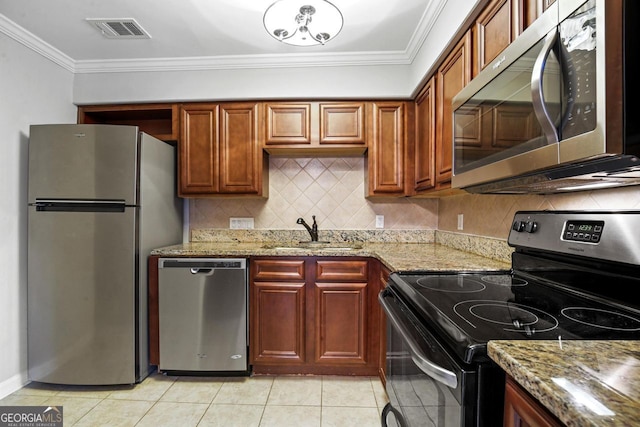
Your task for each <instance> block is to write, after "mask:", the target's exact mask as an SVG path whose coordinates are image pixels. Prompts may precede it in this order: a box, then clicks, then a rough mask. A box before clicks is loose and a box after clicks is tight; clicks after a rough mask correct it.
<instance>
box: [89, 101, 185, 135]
mask: <svg viewBox="0 0 640 427" xmlns="http://www.w3.org/2000/svg"><path fill="white" fill-rule="evenodd" d="M78 123H81V124H110V125H132V126H138V128H139V129H140V131H142V132H145V133H148V134H149V135H151V136H154V137H156V138H158V139H161V140H163V141H176V140H177V139H178V106H177V104H123V105H83V106H80V107H78Z"/></svg>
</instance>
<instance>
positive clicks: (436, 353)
mask: <svg viewBox="0 0 640 427" xmlns="http://www.w3.org/2000/svg"><path fill="white" fill-rule="evenodd" d="M378 299H379V301H380V304H381V305H382V307H383V309H384V311H385V313H386V315H387V353H386V354H387V364H386V379H387V386H386V389H387V394H388V396H389V404H388V405H387V407H385V410H384V411H383V414H382V425H383V426H401V427H410V426H421V427H425V426H430V427H432V426H438V427H440V426H447V427H449V426H456V427H460V426H476V425H478V423H477V421H476V420H477V413H476V412H477V411H476V406H477V405H476V402H477V397H478V396H477V394H478V393H477V389H478V388H477V371H476V369H475V368H474V367H473V366H471V367H470V366H464V365H463V364H462V363H459V362H457V361H456V360H455V358H454V357H453V356H452V355H450V354H449V353H448V352H447V350H445V349H444V347H443V346H442V345H441V344H440V343H439V342H438V341H437V339H436V338H435V337H434V336H433V334H431V333H430V332H429V331H428V330H427V329H426V328H425V327H424V326H423V325H421V324H420V322H419V321H418V320H417V318H416V317H415V316H414V314H413V313H412V312H411V311H410V310H409V308H408V307H407V306H406V305H405V304H404V303H403V302H402V301H401V300H400V298H399V297H398V296H397V295H396V294H395V292H394V291H392V290H391V288H390V287H387V289H385V290H384V291H383V292H381V293H380V295H379V297H378Z"/></svg>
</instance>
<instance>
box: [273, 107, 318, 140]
mask: <svg viewBox="0 0 640 427" xmlns="http://www.w3.org/2000/svg"><path fill="white" fill-rule="evenodd" d="M265 121H266V126H265V133H266V135H265V141H264V144H265V147H269V146H273V145H291V144H304V145H309V144H311V104H309V103H304V104H297V103H296V104H293V103H287V102H283V103H277V104H273V103H272V104H265Z"/></svg>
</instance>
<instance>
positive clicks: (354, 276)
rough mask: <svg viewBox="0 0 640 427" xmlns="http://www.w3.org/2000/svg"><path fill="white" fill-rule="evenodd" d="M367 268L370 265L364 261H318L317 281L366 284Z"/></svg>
mask: <svg viewBox="0 0 640 427" xmlns="http://www.w3.org/2000/svg"><path fill="white" fill-rule="evenodd" d="M367 267H368V263H367V261H364V260H353V261H338V260H318V261H317V262H316V280H317V281H319V282H321V281H340V282H345V281H347V282H349V281H351V282H366V281H367V276H368V274H367V270H368V268H367Z"/></svg>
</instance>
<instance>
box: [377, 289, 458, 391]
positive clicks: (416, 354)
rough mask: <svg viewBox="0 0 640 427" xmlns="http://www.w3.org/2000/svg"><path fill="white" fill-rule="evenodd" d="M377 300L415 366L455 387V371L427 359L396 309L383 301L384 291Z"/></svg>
mask: <svg viewBox="0 0 640 427" xmlns="http://www.w3.org/2000/svg"><path fill="white" fill-rule="evenodd" d="M378 300H379V301H380V305H382V308H383V309H384V312H385V313H386V315H387V319H388V320H389V321H390V322H391V324H392V325H393V326H394V327H395V328H396V330H397V331H398V332H399V333H400V335H401V336H402V340H403V341H404V342H405V343H406V344H407V346H408V347H409V353H411V360H413V363H415V364H416V366H418V367H419V368H420V370H422V372H424V373H425V374H427V375H428V376H430V377H431V378H433V379H434V380H436V381H438V382H440V383H442V384H445V385H446V386H448V387H450V388H457V387H458V377H457V376H456V374H455V372H452V371H450V370H448V369H445V368H443V367H442V366H439V365H437V364H436V363H434V362H432V361H431V360H429V358H428V357H427V356H426V355H425V354H424V352H423V351H422V350H421V349H420V346H419V345H418V343H417V342H416V341H415V340H414V339H413V338H412V337H411V334H410V333H409V331H408V330H407V329H406V327H405V326H404V325H403V324H402V322H401V321H400V315H399V314H397V310H396V309H394V308H393V307H392V306H391V305H390V304H389V303H388V302H387V301H385V292H384V291H382V292H380V294H378Z"/></svg>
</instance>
